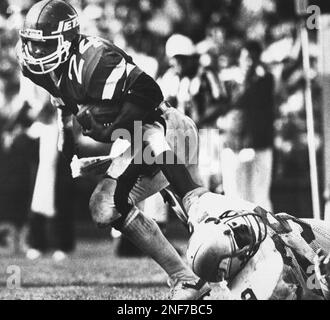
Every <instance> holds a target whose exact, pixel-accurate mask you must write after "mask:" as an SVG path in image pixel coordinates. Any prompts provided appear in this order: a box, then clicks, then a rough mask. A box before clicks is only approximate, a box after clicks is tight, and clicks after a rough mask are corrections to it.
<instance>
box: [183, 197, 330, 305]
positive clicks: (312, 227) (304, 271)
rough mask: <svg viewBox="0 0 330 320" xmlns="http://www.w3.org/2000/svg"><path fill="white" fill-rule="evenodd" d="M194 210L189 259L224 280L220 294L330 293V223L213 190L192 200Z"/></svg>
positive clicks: (292, 296)
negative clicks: (277, 211) (267, 208)
mask: <svg viewBox="0 0 330 320" xmlns="http://www.w3.org/2000/svg"><path fill="white" fill-rule="evenodd" d="M200 208H203V209H204V210H203V211H201V210H200ZM239 208H244V210H240V209H239ZM188 210H190V214H191V217H193V218H192V219H191V221H190V223H191V225H192V229H193V234H192V236H191V239H190V242H189V246H188V250H187V258H188V261H189V263H190V265H191V267H192V269H193V270H194V272H195V273H196V274H197V275H199V276H200V277H201V278H202V279H204V280H207V281H210V282H221V284H222V286H220V287H221V290H219V291H218V296H217V297H218V298H219V299H227V300H236V299H237V300H241V299H242V300H249V299H258V300H268V299H276V300H304V299H308V300H311V299H313V300H314V299H316V300H319V299H326V300H328V299H329V298H330V295H329V291H330V290H329V289H330V262H329V261H330V254H329V253H330V228H329V227H328V226H327V225H326V224H325V222H323V221H317V220H312V219H301V220H300V219H297V218H295V217H292V216H290V215H288V214H283V213H281V214H278V215H272V214H271V213H269V212H267V211H265V210H263V209H261V208H260V207H256V206H255V205H253V204H252V203H248V202H245V201H242V200H239V199H230V198H229V197H225V196H221V195H215V194H210V193H207V194H204V195H202V196H201V197H199V198H198V199H197V198H195V199H194V200H193V199H190V202H189V208H188Z"/></svg>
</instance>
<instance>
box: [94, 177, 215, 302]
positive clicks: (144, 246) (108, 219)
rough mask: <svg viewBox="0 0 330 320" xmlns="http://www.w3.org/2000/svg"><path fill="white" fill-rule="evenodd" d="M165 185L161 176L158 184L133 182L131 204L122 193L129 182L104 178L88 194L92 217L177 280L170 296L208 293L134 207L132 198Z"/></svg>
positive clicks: (190, 295)
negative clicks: (117, 231)
mask: <svg viewBox="0 0 330 320" xmlns="http://www.w3.org/2000/svg"><path fill="white" fill-rule="evenodd" d="M167 184H168V182H167V181H166V179H160V180H159V181H158V184H155V181H152V179H150V180H148V181H147V180H145V181H144V186H145V187H143V185H141V184H140V183H139V182H138V183H136V184H135V191H134V192H132V193H131V194H130V197H129V199H130V200H129V202H130V203H127V198H126V202H125V198H124V197H122V196H124V195H125V193H127V192H130V189H131V185H132V181H127V180H126V181H125V177H124V178H120V179H118V181H116V180H113V179H109V178H105V179H104V180H103V181H102V182H101V183H100V184H99V185H98V187H97V188H96V190H95V192H94V193H93V195H92V197H91V201H90V207H91V212H92V216H93V219H94V221H95V222H96V224H97V225H99V226H103V227H106V226H115V227H116V228H117V229H118V230H119V231H121V232H122V234H123V235H125V236H126V237H127V238H128V239H129V240H130V241H132V242H133V243H134V244H135V245H136V246H137V247H138V248H139V249H141V250H142V251H144V252H146V253H147V254H148V255H149V256H150V257H152V258H153V259H154V260H155V261H156V262H157V263H158V264H159V265H160V266H161V267H162V268H163V269H164V270H165V271H166V273H167V274H168V275H169V277H170V278H171V279H173V281H175V282H177V283H178V285H177V286H174V288H175V291H174V292H173V294H172V298H173V299H180V300H181V299H182V300H184V299H186V300H189V299H200V298H202V296H203V295H205V294H207V293H208V292H209V287H208V286H206V285H205V283H204V282H202V283H200V282H199V279H198V278H197V277H196V276H195V275H194V274H193V272H192V271H191V270H190V269H189V268H188V267H187V265H186V264H185V263H184V262H183V261H182V259H181V257H180V256H179V254H178V253H177V251H176V250H175V249H174V248H173V246H172V245H171V244H170V243H169V242H168V240H167V239H166V238H165V236H164V235H163V234H162V232H161V230H160V229H159V227H158V225H157V223H156V222H155V221H154V220H152V219H150V218H147V217H145V216H144V214H143V212H142V211H141V210H139V209H138V208H137V207H136V206H135V204H136V203H137V202H135V201H139V200H143V199H144V198H145V197H148V196H149V195H150V194H153V193H154V192H155V191H153V188H152V186H157V187H158V188H162V187H163V186H164V185H167ZM118 196H120V199H118ZM99 202H101V203H99ZM119 212H120V213H119ZM186 283H189V284H190V285H191V283H193V284H192V285H191V286H190V287H189V288H187V289H186V288H185V287H184V286H185V284H186Z"/></svg>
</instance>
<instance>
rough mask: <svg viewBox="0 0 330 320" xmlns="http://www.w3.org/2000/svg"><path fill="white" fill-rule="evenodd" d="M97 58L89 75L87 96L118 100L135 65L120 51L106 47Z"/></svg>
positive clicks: (97, 98)
mask: <svg viewBox="0 0 330 320" xmlns="http://www.w3.org/2000/svg"><path fill="white" fill-rule="evenodd" d="M98 59H99V60H98V63H94V67H93V70H92V71H91V72H90V75H89V81H88V84H87V94H88V96H89V97H90V98H92V99H96V100H112V101H113V102H115V101H118V100H120V99H121V97H122V95H123V92H124V89H125V85H126V82H127V80H128V78H129V76H130V74H131V72H132V71H133V70H134V69H135V68H136V66H135V65H134V64H133V63H132V61H129V60H128V59H127V57H126V56H124V55H123V54H122V53H121V52H120V51H117V50H109V49H107V48H106V49H104V50H103V51H102V54H101V55H100V56H99V58H98Z"/></svg>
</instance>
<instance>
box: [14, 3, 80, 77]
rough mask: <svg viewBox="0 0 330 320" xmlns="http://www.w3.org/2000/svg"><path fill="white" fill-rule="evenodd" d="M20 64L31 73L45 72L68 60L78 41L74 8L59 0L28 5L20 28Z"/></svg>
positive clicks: (78, 30)
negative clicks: (28, 7)
mask: <svg viewBox="0 0 330 320" xmlns="http://www.w3.org/2000/svg"><path fill="white" fill-rule="evenodd" d="M19 34H20V39H21V48H18V49H19V52H18V55H19V58H20V60H21V61H22V63H23V64H24V65H25V66H26V67H27V68H28V69H29V70H30V71H31V72H32V73H34V74H46V73H49V72H51V71H53V70H55V69H56V68H57V67H58V66H59V65H60V64H61V63H63V62H65V61H67V60H68V59H69V57H70V52H71V50H70V49H71V48H72V46H73V44H74V43H75V42H76V41H78V40H79V34H80V27H79V21H78V14H77V12H76V10H75V9H74V8H73V7H72V6H71V5H70V4H68V3H66V2H65V1H62V0H43V1H40V2H37V3H36V4H35V5H33V6H32V7H31V9H30V10H29V12H28V13H27V15H26V18H25V22H24V26H23V29H22V30H20V32H19Z"/></svg>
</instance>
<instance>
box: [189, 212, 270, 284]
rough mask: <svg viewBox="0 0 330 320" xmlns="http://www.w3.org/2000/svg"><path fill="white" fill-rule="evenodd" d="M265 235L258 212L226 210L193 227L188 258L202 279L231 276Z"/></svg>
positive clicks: (235, 273) (248, 257)
mask: <svg viewBox="0 0 330 320" xmlns="http://www.w3.org/2000/svg"><path fill="white" fill-rule="evenodd" d="M266 237H267V226H266V224H265V223H264V222H263V218H262V217H261V216H259V215H258V214H257V213H252V212H245V211H242V212H236V211H228V212H226V213H224V214H223V215H221V216H220V217H218V218H207V219H206V220H204V221H203V222H201V223H200V224H199V225H198V227H196V229H195V231H194V233H193V234H192V236H191V238H190V241H189V245H188V249H187V258H188V262H189V264H190V266H191V268H192V270H193V271H194V272H195V273H196V274H197V275H198V276H199V277H200V278H201V279H203V280H205V281H209V282H219V281H222V280H232V279H233V277H234V276H235V275H237V274H238V273H239V272H240V271H241V270H242V269H243V267H244V266H245V265H246V264H247V262H248V261H249V260H250V259H251V258H252V257H253V256H254V255H255V253H256V252H257V251H258V249H259V247H260V245H261V243H262V242H263V241H264V240H265V239H266Z"/></svg>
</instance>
